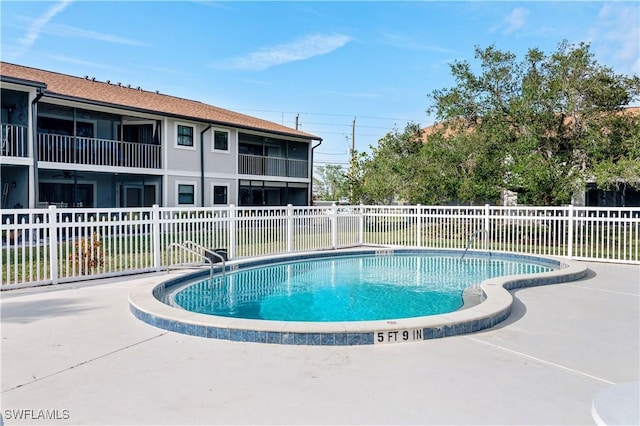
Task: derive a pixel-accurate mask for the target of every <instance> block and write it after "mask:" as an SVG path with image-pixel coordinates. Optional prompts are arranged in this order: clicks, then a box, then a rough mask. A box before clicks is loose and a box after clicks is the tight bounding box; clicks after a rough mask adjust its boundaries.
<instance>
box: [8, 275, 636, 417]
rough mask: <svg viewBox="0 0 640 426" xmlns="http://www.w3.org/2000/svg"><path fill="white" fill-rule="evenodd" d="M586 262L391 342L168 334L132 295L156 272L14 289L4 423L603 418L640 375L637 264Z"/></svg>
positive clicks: (10, 302) (10, 300) (10, 301)
mask: <svg viewBox="0 0 640 426" xmlns="http://www.w3.org/2000/svg"><path fill="white" fill-rule="evenodd" d="M587 265H588V266H589V268H590V269H591V272H590V273H589V275H588V277H587V278H586V279H584V280H581V281H577V282H573V283H567V284H556V285H550V286H543V287H535V288H529V289H523V290H518V291H516V292H514V293H513V294H514V296H515V298H516V300H515V305H514V309H513V313H512V315H511V316H510V317H509V318H508V319H507V320H506V321H505V322H503V323H501V324H500V325H499V326H497V327H495V328H493V329H490V330H487V331H484V332H479V333H474V334H468V335H463V336H454V337H448V338H444V339H435V340H428V341H423V342H417V343H399V344H395V345H381V346H373V345H371V346H355V347H329V346H283V345H268V344H259V343H240V342H230V341H218V340H212V339H205V338H201V337H192V336H187V335H181V334H176V333H171V332H165V331H164V330H160V329H157V328H154V327H152V326H149V325H147V324H145V323H143V322H141V321H138V320H137V319H136V318H134V317H133V315H132V314H131V313H130V312H129V310H128V308H129V306H128V301H127V294H128V291H129V290H130V289H131V288H133V287H134V286H136V285H138V284H140V283H142V282H147V281H148V280H157V279H158V276H159V275H148V276H145V277H142V278H141V277H139V276H138V277H131V278H119V279H117V280H108V281H95V282H88V283H83V284H76V285H65V286H58V287H56V288H53V287H47V288H39V289H25V290H14V291H4V292H2V293H1V294H0V296H1V300H0V308H1V317H2V330H1V331H2V365H1V367H2V384H1V388H2V394H1V396H2V400H1V408H2V412H1V414H2V415H3V417H4V423H5V424H6V425H12V424H36V425H38V424H39V425H44V424H53V425H64V424H95V425H98V424H100V425H103V424H105V425H106V424H511V425H514V424H594V420H593V417H592V413H591V407H592V401H593V398H594V396H595V395H596V394H597V393H598V392H600V391H602V390H604V389H606V388H607V387H609V386H612V385H614V384H621V383H629V382H637V381H638V380H640V363H639V361H640V267H639V266H631V265H611V264H600V263H588V264H587ZM160 276H166V274H163V275H160ZM20 418H22V420H21V419H20ZM25 418H26V419H25Z"/></svg>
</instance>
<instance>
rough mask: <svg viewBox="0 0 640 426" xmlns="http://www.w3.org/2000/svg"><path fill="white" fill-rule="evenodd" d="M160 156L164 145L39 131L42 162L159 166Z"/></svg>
mask: <svg viewBox="0 0 640 426" xmlns="http://www.w3.org/2000/svg"><path fill="white" fill-rule="evenodd" d="M160 159H161V147H160V145H151V144H143V143H133V142H120V141H114V140H109V139H95V138H85V137H76V136H65V135H56V134H51V133H39V134H38V161H49V162H53V163H72V164H87V165H92V166H111V167H132V168H145V169H159V168H161V161H160Z"/></svg>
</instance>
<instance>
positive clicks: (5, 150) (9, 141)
mask: <svg viewBox="0 0 640 426" xmlns="http://www.w3.org/2000/svg"><path fill="white" fill-rule="evenodd" d="M1 131H2V148H1V149H2V150H1V151H0V155H3V156H6V157H28V156H29V149H28V145H27V144H28V140H29V138H28V133H27V131H28V130H27V126H18V125H15V124H4V123H3V124H2V129H1Z"/></svg>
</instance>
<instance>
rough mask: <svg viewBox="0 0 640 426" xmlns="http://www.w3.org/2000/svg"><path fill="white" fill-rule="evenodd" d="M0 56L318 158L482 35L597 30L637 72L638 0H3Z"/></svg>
mask: <svg viewBox="0 0 640 426" xmlns="http://www.w3.org/2000/svg"><path fill="white" fill-rule="evenodd" d="M0 16H1V20H2V22H1V24H2V29H1V45H0V55H1V57H2V60H3V61H7V62H12V63H17V64H20V65H26V66H32V67H36V68H43V69H47V70H52V71H56V72H61V73H65V74H71V75H75V76H79V77H83V76H85V75H88V76H91V77H96V79H99V80H102V81H105V80H111V81H112V82H122V83H123V84H131V85H132V86H140V87H142V88H143V89H145V90H152V91H154V90H159V91H160V92H162V93H165V94H169V95H173V96H180V97H184V98H189V99H194V100H199V101H202V102H206V103H209V104H212V105H216V106H219V107H223V108H227V109H231V110H234V111H238V112H242V113H245V114H249V115H253V116H256V117H261V118H265V119H268V120H271V121H275V122H278V123H281V124H284V125H287V126H290V127H295V120H296V116H299V124H300V129H301V130H304V131H307V132H310V133H313V134H316V135H318V136H320V137H322V138H323V140H324V141H323V143H322V146H321V147H320V148H318V149H317V153H318V155H317V157H316V164H318V165H323V164H327V163H334V164H345V165H346V164H347V163H348V159H349V154H348V152H349V148H350V146H351V131H352V122H353V120H354V118H355V146H356V149H358V150H361V151H362V150H368V147H369V146H370V145H376V144H377V141H378V140H379V139H380V138H381V137H383V136H384V135H385V134H386V133H387V132H389V131H390V130H392V129H393V128H394V127H397V128H398V129H403V128H404V126H405V125H406V123H407V122H408V121H413V122H416V123H420V124H421V125H423V126H427V125H430V124H432V123H433V121H434V120H433V118H432V117H429V116H427V114H426V112H425V111H426V109H427V108H428V107H429V99H428V96H427V95H428V94H429V93H431V92H432V91H433V90H434V89H441V88H445V87H451V86H452V85H453V80H452V79H451V77H450V72H449V64H451V63H452V62H453V61H455V60H467V61H469V62H471V63H472V64H473V63H474V60H473V51H474V47H475V46H480V47H488V46H490V45H495V46H496V47H497V48H499V49H502V50H508V51H511V52H514V53H516V54H517V55H518V57H519V58H522V55H523V54H524V53H525V52H526V51H527V50H528V49H529V48H534V47H535V48H539V49H541V50H543V51H544V52H545V53H551V52H553V51H555V49H556V48H557V46H558V43H560V42H561V41H562V40H563V39H566V40H568V41H570V42H575V43H578V42H582V41H584V42H590V43H591V47H592V51H593V52H594V53H595V55H596V59H597V60H598V61H599V62H600V63H601V64H603V65H607V66H609V67H611V68H613V69H614V70H615V71H616V72H618V73H622V74H627V75H631V74H640V29H639V28H640V3H638V2H637V1H633V2H632V1H619V2H578V1H565V2H548V1H537V2H525V1H521V2H505V1H500V2H484V1H482V2H481V1H477V2H475V1H455V2H438V1H429V2H427V1H424V2H418V1H413V2H395V1H389V2H365V1H356V2H337V1H334V2H310V1H297V2H271V1H262V2H248V1H225V2H205V1H176V2H164V1H160V2H152V1H138V2H127V1H115V2H112V1H61V2H54V1H50V2H32V1H2V2H1V3H0Z"/></svg>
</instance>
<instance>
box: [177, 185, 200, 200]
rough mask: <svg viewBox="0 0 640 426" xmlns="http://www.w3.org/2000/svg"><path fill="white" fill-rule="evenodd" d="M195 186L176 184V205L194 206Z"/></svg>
mask: <svg viewBox="0 0 640 426" xmlns="http://www.w3.org/2000/svg"><path fill="white" fill-rule="evenodd" d="M195 192H196V188H195V185H187V184H178V204H192V205H193V204H195Z"/></svg>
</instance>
